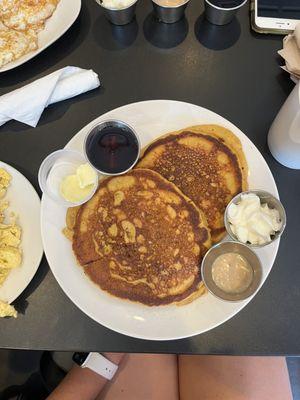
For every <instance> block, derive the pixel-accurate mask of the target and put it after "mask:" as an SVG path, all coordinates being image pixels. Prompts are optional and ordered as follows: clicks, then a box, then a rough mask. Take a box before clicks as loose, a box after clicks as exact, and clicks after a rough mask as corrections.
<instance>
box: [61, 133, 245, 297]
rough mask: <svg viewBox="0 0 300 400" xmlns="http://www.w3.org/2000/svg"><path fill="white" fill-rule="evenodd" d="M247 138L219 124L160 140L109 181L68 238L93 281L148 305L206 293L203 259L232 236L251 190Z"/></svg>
mask: <svg viewBox="0 0 300 400" xmlns="http://www.w3.org/2000/svg"><path fill="white" fill-rule="evenodd" d="M247 173H248V171H247V163H246V159H245V156H244V153H243V150H242V146H241V143H240V141H239V139H238V138H237V137H236V136H235V135H234V134H233V133H232V132H230V131H228V130H227V129H225V128H223V127H220V126H216V125H199V126H193V127H189V128H186V129H183V130H180V131H178V132H172V133H169V134H167V135H164V136H162V137H160V138H159V139H158V140H156V141H155V142H153V143H151V144H150V145H149V146H148V147H147V148H146V149H144V151H143V154H142V157H141V159H140V161H139V163H138V164H137V166H136V168H135V169H134V170H132V171H130V172H129V173H127V174H125V175H122V176H118V177H110V178H108V179H105V180H103V181H102V182H101V183H100V185H99V189H98V191H97V192H96V194H95V195H94V197H93V198H92V199H91V200H90V201H88V202H87V203H85V204H84V205H82V206H81V207H79V208H76V209H75V208H73V209H69V211H68V213H67V229H66V234H67V236H69V237H70V238H71V239H72V242H73V251H74V253H75V256H76V258H77V261H78V262H79V264H80V265H81V266H82V267H83V268H84V271H85V273H86V274H87V275H88V276H89V277H90V279H91V280H92V281H93V282H95V283H96V284H97V285H99V286H100V288H101V289H103V290H105V291H107V292H109V293H110V294H112V295H115V296H117V297H121V298H124V299H129V300H132V301H138V302H141V303H143V304H147V305H161V304H170V303H176V304H182V303H186V302H190V301H191V300H193V299H195V298H196V297H198V296H199V295H201V294H202V293H204V291H205V290H204V287H203V284H202V280H201V272H200V267H201V260H202V258H203V256H204V254H205V252H206V251H207V250H208V249H209V247H210V246H211V244H212V243H216V242H218V241H219V240H221V239H222V237H223V236H224V234H225V228H224V224H223V214H224V210H225V207H226V205H227V203H228V202H229V201H230V200H231V199H232V197H234V196H235V195H236V194H237V193H239V192H241V191H244V190H246V189H247Z"/></svg>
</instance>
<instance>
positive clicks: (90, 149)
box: [84, 120, 141, 175]
mask: <svg viewBox="0 0 300 400" xmlns="http://www.w3.org/2000/svg"><path fill="white" fill-rule="evenodd" d="M140 150H141V145H140V140H139V137H138V135H137V134H136V132H135V131H134V129H133V128H132V127H131V126H129V125H128V124H126V123H125V122H123V121H119V120H109V121H103V122H100V123H99V124H97V125H95V126H94V127H93V128H92V130H91V131H90V132H89V133H88V134H87V136H86V138H85V143H84V151H85V155H86V158H87V160H88V161H89V162H90V164H91V165H92V166H93V167H94V168H95V169H96V170H97V171H99V172H100V173H101V174H103V175H121V174H125V173H126V172H128V171H129V170H130V169H131V168H133V167H134V166H135V164H136V163H137V161H138V159H139V156H140Z"/></svg>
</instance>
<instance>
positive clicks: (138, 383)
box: [97, 354, 179, 400]
mask: <svg viewBox="0 0 300 400" xmlns="http://www.w3.org/2000/svg"><path fill="white" fill-rule="evenodd" d="M125 357H126V358H125V360H124V361H123V363H122V366H121V367H120V369H119V371H118V373H117V374H116V376H115V378H114V380H113V381H112V382H110V383H109V384H108V385H107V386H106V387H105V389H104V391H103V392H101V394H100V395H99V397H97V400H154V399H155V400H179V392H178V369H177V356H175V355H159V354H157V355H156V354H128V355H127V356H125Z"/></svg>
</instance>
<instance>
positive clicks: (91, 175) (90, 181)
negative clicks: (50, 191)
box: [60, 163, 97, 203]
mask: <svg viewBox="0 0 300 400" xmlns="http://www.w3.org/2000/svg"><path fill="white" fill-rule="evenodd" d="M96 178H97V175H96V172H95V171H94V170H93V168H92V167H91V166H90V165H89V164H88V163H86V164H82V165H80V166H79V167H78V168H77V169H76V173H75V174H73V175H67V176H66V177H65V178H63V179H62V181H61V184H60V194H61V196H62V197H63V198H64V199H65V200H67V201H69V202H71V203H80V202H81V201H83V200H84V199H85V198H87V197H88V196H89V195H90V194H91V192H92V191H93V189H94V187H95V184H96Z"/></svg>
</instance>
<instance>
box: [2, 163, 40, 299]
mask: <svg viewBox="0 0 300 400" xmlns="http://www.w3.org/2000/svg"><path fill="white" fill-rule="evenodd" d="M0 168H5V169H6V170H7V172H9V173H10V175H11V176H12V182H11V185H10V186H9V188H8V190H7V194H6V196H5V197H4V200H8V201H9V209H8V212H10V211H13V212H14V213H15V214H17V215H18V224H19V225H20V226H21V228H22V241H21V249H22V253H23V260H22V264H21V266H20V267H18V268H15V269H13V270H12V271H11V273H10V274H9V276H8V278H7V279H6V281H5V282H4V284H3V286H1V287H0V300H4V301H7V302H8V303H11V302H12V301H14V300H15V299H16V298H17V297H18V296H19V295H20V294H21V293H22V292H23V290H24V289H25V288H26V287H27V286H28V284H29V282H30V281H31V279H32V278H33V277H34V274H35V273H36V271H37V269H38V267H39V265H40V262H41V259H42V256H43V244H42V238H41V230H40V209H41V203H40V199H39V196H38V195H37V193H36V191H35V189H34V188H33V186H32V185H31V183H30V182H29V181H28V180H27V179H26V178H25V177H24V176H23V175H22V174H21V173H20V172H19V171H17V170H16V169H15V168H13V167H11V166H10V165H8V164H5V163H4V162H0Z"/></svg>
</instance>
